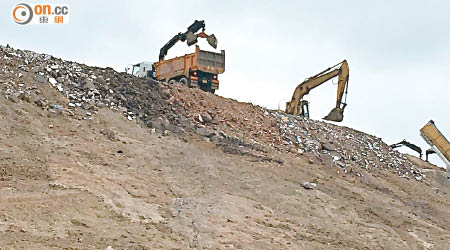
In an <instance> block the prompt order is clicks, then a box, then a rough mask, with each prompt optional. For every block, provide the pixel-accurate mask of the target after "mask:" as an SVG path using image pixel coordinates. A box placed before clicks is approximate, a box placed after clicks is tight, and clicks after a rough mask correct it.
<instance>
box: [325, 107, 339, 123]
mask: <svg viewBox="0 0 450 250" xmlns="http://www.w3.org/2000/svg"><path fill="white" fill-rule="evenodd" d="M323 119H325V120H328V121H333V122H341V121H342V120H343V119H344V111H343V110H342V109H340V108H334V109H332V110H331V112H330V113H329V114H328V115H327V116H325V117H324V118H323Z"/></svg>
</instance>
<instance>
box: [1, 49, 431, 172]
mask: <svg viewBox="0 0 450 250" xmlns="http://www.w3.org/2000/svg"><path fill="white" fill-rule="evenodd" d="M42 86H51V87H52V88H54V89H56V90H57V91H59V92H60V93H62V94H63V96H64V97H65V99H64V100H65V101H64V102H63V103H56V102H55V101H54V100H49V98H45V97H44V96H45V93H43V91H42ZM0 91H2V92H3V93H2V94H4V95H5V97H6V98H8V99H10V100H11V101H13V102H18V101H27V102H30V103H34V104H36V105H38V106H41V107H42V108H44V109H47V110H48V111H49V113H55V114H58V113H62V112H64V113H66V114H68V115H73V114H74V113H75V111H77V110H84V119H90V117H92V116H93V115H95V113H96V111H97V110H98V108H104V107H107V108H111V109H114V110H118V111H120V112H122V113H123V114H124V115H125V116H126V117H127V118H128V119H129V120H137V121H138V122H139V123H141V124H142V125H144V126H148V127H151V128H153V129H154V130H158V131H161V132H163V133H167V131H172V132H176V133H177V134H183V135H185V134H186V133H188V134H191V133H192V134H194V133H195V134H198V135H200V136H202V137H203V138H205V139H206V140H209V141H213V142H215V143H216V144H217V145H218V146H220V147H222V148H223V150H224V151H225V152H227V153H233V154H241V155H248V156H251V158H252V159H255V160H259V161H275V162H277V163H280V164H281V163H282V162H281V161H280V160H274V159H271V158H269V157H267V156H266V155H267V154H266V153H267V152H268V151H270V150H278V151H283V152H290V153H293V154H298V155H303V154H305V155H308V156H313V158H314V160H316V161H319V162H320V163H322V164H325V165H330V166H335V167H337V168H338V169H340V170H342V172H344V173H348V174H354V175H356V176H361V172H363V171H359V169H364V170H365V171H369V170H371V169H384V170H389V171H393V172H395V173H397V174H398V175H399V176H401V177H405V178H415V179H417V180H421V179H422V178H423V177H424V176H425V175H423V174H422V173H421V172H420V171H419V170H418V169H417V168H415V167H414V165H413V164H412V163H411V162H410V161H409V160H408V159H407V158H406V157H405V156H403V155H402V154H401V153H399V152H397V151H393V150H392V149H391V148H390V147H389V146H388V145H386V144H385V143H384V142H383V141H382V140H381V139H380V138H376V137H374V136H371V135H368V134H365V133H362V132H359V131H356V130H353V129H350V128H346V127H340V126H335V125H333V124H329V123H325V122H321V121H314V120H309V119H302V118H300V117H296V116H291V115H287V114H285V113H283V112H280V111H274V110H268V109H264V108H262V107H259V106H254V105H252V104H249V103H239V102H237V101H235V100H231V99H226V98H223V97H219V96H216V95H213V94H211V93H207V92H203V91H201V90H199V89H191V88H188V87H187V86H184V85H180V84H174V85H169V86H166V85H165V84H161V83H158V82H156V81H153V80H149V79H143V78H137V77H134V76H131V75H128V74H126V73H119V72H116V71H114V70H113V69H111V68H98V67H90V66H86V65H83V64H78V63H74V62H69V61H63V60H61V59H58V58H54V57H52V56H49V55H45V54H38V53H35V52H31V51H22V50H17V49H16V50H15V49H12V48H9V47H1V46H0ZM314 160H312V161H313V162H314Z"/></svg>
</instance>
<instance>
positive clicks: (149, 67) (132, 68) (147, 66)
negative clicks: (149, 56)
mask: <svg viewBox="0 0 450 250" xmlns="http://www.w3.org/2000/svg"><path fill="white" fill-rule="evenodd" d="M125 72H127V73H128V74H131V75H134V76H136V77H148V78H152V79H155V78H156V75H155V73H156V71H155V67H154V66H153V63H152V62H147V61H144V62H140V63H136V64H131V65H128V66H127V67H126V68H125Z"/></svg>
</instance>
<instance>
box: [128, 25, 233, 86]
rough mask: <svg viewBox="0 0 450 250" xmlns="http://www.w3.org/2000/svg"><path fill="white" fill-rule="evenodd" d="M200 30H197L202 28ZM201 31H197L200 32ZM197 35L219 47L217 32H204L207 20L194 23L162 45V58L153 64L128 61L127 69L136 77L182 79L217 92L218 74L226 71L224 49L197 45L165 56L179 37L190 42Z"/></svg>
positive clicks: (191, 84) (187, 82)
mask: <svg viewBox="0 0 450 250" xmlns="http://www.w3.org/2000/svg"><path fill="white" fill-rule="evenodd" d="M200 29H201V30H202V31H201V32H198V31H199V30H200ZM197 32H198V33H197ZM197 38H205V39H206V40H207V41H208V44H209V45H210V46H211V47H213V48H217V39H216V37H215V36H214V34H211V35H207V34H206V33H205V21H197V20H195V22H194V23H193V24H191V25H190V26H189V27H188V28H187V31H186V32H184V33H182V32H180V33H178V34H176V35H175V36H173V37H172V38H171V39H170V40H169V41H168V42H167V43H166V44H164V46H163V47H162V48H161V49H160V53H159V61H158V62H155V63H153V64H151V63H149V62H141V63H137V64H133V65H129V66H128V67H127V68H126V69H125V71H126V72H128V73H130V74H133V75H135V76H137V77H149V78H152V79H155V80H159V81H164V82H167V83H169V84H170V83H175V82H180V83H182V84H186V85H188V86H189V87H194V88H195V87H199V88H201V89H202V90H204V91H208V92H212V93H214V92H215V91H216V90H217V89H218V88H219V79H218V78H219V77H218V75H219V74H221V73H223V72H224V71H225V51H224V50H221V53H216V52H211V51H206V50H200V48H199V47H198V46H197V45H196V48H195V52H194V53H191V54H187V55H184V56H180V57H175V58H172V59H168V60H165V59H164V58H165V56H166V55H167V52H168V51H169V49H170V48H172V47H173V46H174V45H175V44H176V43H177V42H178V41H182V42H185V41H186V43H187V45H188V46H191V45H193V44H195V43H197Z"/></svg>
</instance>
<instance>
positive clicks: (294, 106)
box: [286, 60, 349, 122]
mask: <svg viewBox="0 0 450 250" xmlns="http://www.w3.org/2000/svg"><path fill="white" fill-rule="evenodd" d="M339 65H340V67H339V68H336V67H337V66H339ZM336 76H339V78H338V90H337V100H336V107H335V108H334V109H333V110H331V112H330V114H328V115H327V116H326V117H325V118H324V119H326V120H330V121H336V122H340V121H342V120H343V112H344V108H345V106H346V104H345V103H343V102H342V98H343V96H344V93H345V94H346V93H347V87H348V79H349V67H348V63H347V61H346V60H344V61H342V62H340V63H338V64H336V65H334V66H332V67H330V68H328V69H326V70H324V71H322V72H320V73H318V74H317V75H314V76H312V77H310V78H308V79H306V80H305V81H304V82H302V83H300V84H299V85H298V86H297V87H296V88H295V91H294V94H293V95H292V99H291V101H290V102H287V103H286V113H288V114H292V115H300V114H301V112H302V105H305V104H307V103H308V102H307V101H305V100H303V97H304V96H305V95H307V94H308V93H309V91H310V90H311V89H314V88H316V87H317V86H319V85H321V84H323V83H325V82H326V81H328V80H330V79H332V78H334V77H336Z"/></svg>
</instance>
